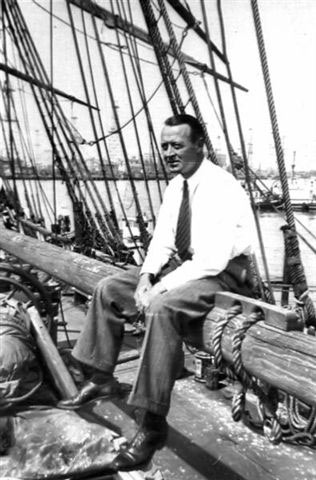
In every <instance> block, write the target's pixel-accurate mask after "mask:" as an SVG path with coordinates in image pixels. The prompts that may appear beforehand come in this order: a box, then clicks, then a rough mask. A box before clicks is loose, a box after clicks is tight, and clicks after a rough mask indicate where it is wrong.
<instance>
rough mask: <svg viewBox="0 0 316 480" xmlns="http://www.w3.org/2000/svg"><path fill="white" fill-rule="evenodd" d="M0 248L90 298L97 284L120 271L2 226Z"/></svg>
mask: <svg viewBox="0 0 316 480" xmlns="http://www.w3.org/2000/svg"><path fill="white" fill-rule="evenodd" d="M0 248H2V249H3V250H5V251H6V252H8V253H10V254H11V255H13V256H15V257H17V258H19V259H20V260H22V261H23V262H25V263H28V264H30V265H33V266H34V267H35V268H38V269H39V270H42V271H43V272H46V273H48V274H50V275H52V276H53V277H55V278H57V279H59V280H61V281H62V282H65V283H67V284H68V285H71V286H72V287H75V288H77V289H78V290H79V291H80V292H83V293H85V294H87V295H91V294H92V292H93V290H94V287H95V286H96V284H97V282H98V281H99V280H101V279H102V278H104V277H106V276H108V275H113V274H114V273H117V272H119V271H121V269H120V268H119V267H116V266H114V265H111V264H106V263H102V262H100V261H98V260H94V259H93V258H89V257H85V256H84V255H80V254H79V253H75V252H70V251H69V250H63V249H62V248H60V247H57V246H56V245H52V244H49V243H46V242H41V241H39V240H37V239H35V238H32V237H27V236H26V235H23V234H20V233H17V232H14V231H12V230H7V229H5V228H4V227H3V226H2V225H1V226H0Z"/></svg>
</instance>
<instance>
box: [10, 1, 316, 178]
mask: <svg viewBox="0 0 316 480" xmlns="http://www.w3.org/2000/svg"><path fill="white" fill-rule="evenodd" d="M98 3H99V5H101V6H104V7H105V8H108V9H109V10H110V1H108V0H99V1H98ZM124 3H125V6H127V5H128V1H127V0H124ZM131 3H132V6H133V15H134V20H135V21H136V22H137V23H138V24H139V25H140V26H142V27H144V21H143V18H142V15H141V13H140V11H139V9H138V2H137V0H132V2H131ZM156 3H157V2H156V0H154V2H153V6H154V7H155V5H156ZM216 3H217V2H216V0H205V5H206V9H207V15H208V20H209V28H210V32H211V36H212V39H213V41H214V42H215V43H216V44H217V45H218V47H219V48H221V42H220V37H219V28H218V18H217V14H216ZM19 4H20V7H21V9H22V12H23V13H24V15H25V18H26V20H27V23H28V25H29V27H30V30H31V32H32V35H33V36H34V39H35V43H36V45H37V48H38V49H39V51H40V54H41V56H42V58H43V60H44V63H45V65H46V67H47V70H48V71H49V68H50V62H49V54H48V53H49V48H50V43H49V42H50V38H49V27H50V24H49V15H48V13H47V12H45V11H44V10H43V8H44V9H49V8H50V1H49V0H36V2H34V0H19ZM188 5H189V7H190V9H191V11H192V13H194V14H195V16H196V17H197V19H198V20H200V21H201V22H202V26H203V20H202V19H203V17H202V14H201V8H200V0H188ZM258 5H259V9H260V14H261V21H262V27H263V33H264V39H265V47H266V53H267V57H268V64H269V70H270V77H271V82H272V89H273V96H274V101H275V106H276V113H277V117H278V125H279V131H280V137H281V140H282V144H283V148H284V156H285V161H286V166H287V168H288V169H290V167H291V164H292V163H293V160H294V159H295V163H296V169H297V170H310V169H312V168H314V169H315V168H316V167H315V165H316V163H315V158H316V136H315V127H314V126H315V125H316V118H315V117H316V108H315V107H316V88H315V86H316V29H315V25H316V1H315V0H258ZM40 7H43V8H40ZM222 9H223V14H224V19H225V29H226V38H227V51H228V55H229V59H230V65H231V69H232V73H233V77H234V79H235V80H236V81H237V82H238V83H239V84H241V85H243V86H245V87H246V88H247V89H248V92H247V93H245V92H238V103H239V108H240V113H241V119H242V126H243V133H244V137H245V142H246V146H247V149H248V152H249V156H250V162H251V164H252V165H253V166H255V167H261V168H268V167H271V166H272V167H275V165H276V163H275V162H276V160H275V153H274V145H273V139H272V135H271V125H270V121H269V115H268V108H267V102H266V96H265V89H264V83H263V77H262V73H261V66H260V60H259V54H258V47H257V41H256V36H255V30H254V25H253V19H252V11H251V5H250V1H249V0H223V1H222ZM75 10H76V9H75ZM53 12H54V14H55V15H56V16H58V17H59V18H61V19H64V20H65V21H69V20H67V19H68V17H67V10H66V6H65V2H64V1H63V0H54V2H53ZM171 18H172V21H173V23H174V28H175V31H176V32H177V34H178V36H180V34H182V32H183V24H182V23H181V20H180V19H179V18H178V17H177V15H174V14H173V15H172V16H171ZM74 19H75V21H78V22H79V21H80V16H79V12H77V11H74ZM181 27H182V28H181ZM81 30H82V25H81ZM87 31H88V33H89V34H90V35H91V36H92V35H93V31H92V26H91V24H90V23H89V22H88V21H87ZM53 32H54V34H53V53H54V62H53V77H52V78H53V83H54V85H55V86H56V88H60V89H61V90H63V91H65V92H67V93H70V94H72V95H76V96H78V97H79V98H84V92H83V87H82V85H81V84H79V83H78V75H77V73H78V64H77V62H76V60H75V58H74V54H73V45H72V39H71V36H70V30H69V27H68V26H67V25H65V24H64V23H63V22H62V21H61V20H60V19H57V18H55V19H54V30H53ZM99 32H100V35H101V38H102V39H103V41H105V42H113V43H115V42H116V37H115V32H114V31H113V30H110V29H108V28H106V27H105V26H104V25H101V24H99ZM81 37H82V35H81ZM80 41H81V42H83V40H80ZM104 48H105V50H106V57H107V61H109V62H110V60H111V58H112V56H113V62H115V60H114V56H115V55H117V54H116V52H114V50H113V49H111V48H110V47H108V46H106V47H104ZM183 50H184V51H185V52H186V53H188V54H190V55H192V56H195V57H196V58H198V59H199V60H200V61H202V62H205V63H208V64H209V56H208V52H207V49H205V48H204V47H203V51H202V48H201V43H200V42H199V41H197V39H196V37H195V36H194V35H193V34H192V33H189V34H188V36H187V37H186V38H185V40H184V42H183ZM140 53H141V55H142V56H143V58H145V56H146V58H147V60H148V59H149V60H150V61H151V62H153V63H154V62H155V58H154V56H153V55H152V54H151V53H150V52H149V51H148V48H147V47H145V46H140ZM12 58H13V57H12ZM116 61H117V60H116ZM153 63H152V64H149V63H148V64H146V63H144V64H143V67H144V71H145V78H146V79H147V84H146V88H147V94H148V95H150V93H151V92H152V91H153V90H154V89H155V88H156V87H157V85H158V84H159V77H158V75H157V69H156V67H154V66H153ZM216 64H217V67H218V68H219V70H222V66H221V65H220V62H218V61H217V62H216ZM188 69H189V68H188ZM189 70H190V71H191V72H192V69H189ZM94 73H95V76H96V78H97V79H98V80H97V82H98V83H97V89H98V92H99V94H100V102H101V104H100V107H101V115H102V118H103V122H104V125H105V128H106V131H107V132H109V131H110V130H111V128H113V122H114V120H113V114H111V113H110V111H109V98H108V96H107V95H106V93H103V90H104V83H105V82H104V77H103V75H102V74H101V70H100V67H97V66H95V72H94ZM2 75H3V74H2ZM110 75H111V76H112V83H113V84H114V86H115V88H116V91H115V101H116V103H117V105H118V112H119V116H120V119H121V122H122V123H124V122H125V121H128V119H129V118H130V116H131V113H130V111H129V107H128V101H127V93H126V87H125V86H124V84H123V82H122V70H121V69H117V70H116V66H115V64H114V63H112V67H111V68H110ZM190 77H191V79H192V82H193V83H194V86H195V90H196V92H197V94H198V96H199V99H200V102H201V105H202V107H201V108H202V113H203V117H204V119H205V121H206V123H207V125H208V128H209V131H210V135H211V138H212V142H213V146H214V148H215V149H216V150H219V151H220V150H223V149H224V141H223V134H222V132H221V129H220V126H219V123H218V121H217V119H216V114H215V112H214V110H213V107H212V105H211V103H210V101H209V98H208V96H207V92H206V90H205V88H204V86H203V83H202V80H201V78H200V77H199V76H197V75H194V74H193V73H192V74H191V75H190ZM2 78H3V77H2ZM207 82H208V85H209V92H210V93H211V95H212V97H213V98H214V100H215V97H214V91H215V90H214V84H213V80H212V78H208V80H207ZM147 85H148V86H147ZM134 88H135V89H136V87H135V85H134ZM222 92H223V98H224V102H225V103H227V111H228V117H227V121H228V124H234V116H233V112H232V109H231V105H230V103H229V100H228V99H229V95H228V93H229V91H228V88H227V87H225V86H224V85H223V86H222ZM134 97H135V108H136V109H137V108H138V107H139V105H140V104H138V103H137V95H136V94H135V95H134ZM62 105H63V106H64V108H65V112H67V115H68V116H69V118H71V119H72V120H71V121H72V122H73V123H74V125H75V126H76V128H78V130H79V132H80V134H81V135H82V136H83V137H84V138H87V139H88V140H89V138H91V135H92V134H91V132H90V131H89V128H88V126H87V125H88V115H87V111H86V109H85V108H84V107H78V106H77V105H74V104H70V102H66V101H64V100H62ZM151 107H152V111H153V112H154V113H153V116H154V126H155V129H157V131H158V130H159V129H160V126H161V124H162V121H163V119H164V118H165V117H166V116H167V115H169V113H170V111H169V110H170V109H169V106H168V104H167V103H166V100H165V99H162V96H159V95H156V96H155V97H154V98H153V100H152V102H151ZM29 108H30V112H31V115H33V120H32V122H31V130H32V132H31V135H32V138H33V139H35V144H36V145H37V149H38V153H39V154H41V155H42V156H43V157H44V156H45V152H46V154H49V146H48V145H47V144H46V143H45V141H44V140H43V138H42V136H41V127H39V126H38V122H39V119H38V118H37V117H36V113H35V112H34V111H33V110H32V109H33V108H34V107H31V106H30V107H29ZM138 118H139V121H140V124H141V122H144V121H145V120H144V119H143V120H142V115H139V117H138ZM128 128H131V127H128ZM126 131H127V129H126ZM143 131H144V129H143ZM144 136H145V133H144ZM231 139H232V141H233V144H234V145H236V147H235V148H236V151H239V145H238V140H237V135H236V128H235V127H233V129H232V133H231ZM144 142H145V143H146V142H148V145H149V139H148V140H147V139H146V138H145V139H144ZM134 148H135V144H134V145H133V144H132V143H131V146H130V151H133V149H134ZM82 149H83V152H84V154H86V155H91V154H93V152H92V150H91V148H90V150H89V147H82ZM135 153H136V148H135ZM136 155H137V153H136Z"/></svg>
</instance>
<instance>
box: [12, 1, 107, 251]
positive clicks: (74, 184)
mask: <svg viewBox="0 0 316 480" xmlns="http://www.w3.org/2000/svg"><path fill="white" fill-rule="evenodd" d="M10 11H12V15H13V17H14V21H11V18H10V16H9V15H8V19H9V23H10V28H11V31H12V33H13V35H14V38H15V45H16V47H17V49H18V51H19V53H20V58H21V59H22V60H23V62H24V66H25V68H26V70H29V69H31V72H32V74H33V76H35V77H36V75H35V74H34V69H35V67H36V68H37V71H38V74H39V76H40V77H44V78H45V80H46V82H47V81H48V79H47V74H46V72H45V70H44V67H43V65H42V63H41V60H40V58H39V56H38V54H37V50H36V48H35V45H34V43H33V40H32V38H31V36H30V34H29V31H28V28H27V26H26V24H25V22H24V19H23V16H22V13H21V11H20V10H19V6H18V5H17V3H16V1H13V0H10V2H9V10H8V12H9V13H10ZM14 26H15V28H14ZM18 28H20V30H17V29H18ZM16 34H18V35H19V39H18V38H17V37H16ZM21 46H22V47H23V52H22V50H21ZM30 56H31V57H30ZM32 58H33V63H32V60H31V59H32ZM26 60H28V63H27V62H26ZM31 89H32V92H33V96H34V99H35V101H36V104H37V107H38V109H39V112H40V115H41V117H42V120H43V123H44V127H45V130H46V133H47V136H48V138H49V139H50V141H51V143H52V145H53V147H54V148H55V149H56V145H55V142H52V138H51V132H50V128H49V126H48V123H47V120H46V118H45V116H44V112H43V109H42V106H43V107H44V109H45V110H46V113H47V115H48V116H49V113H50V108H49V105H50V101H51V100H50V101H49V100H48V99H47V97H46V96H44V92H43V91H42V89H39V95H40V96H41V98H42V104H41V103H40V101H39V98H38V92H37V90H36V89H35V87H34V86H33V85H31ZM46 95H48V94H47V93H46ZM54 101H55V102H56V115H57V114H58V116H59V127H60V130H61V134H62V135H63V137H64V142H65V143H66V146H67V147H68V148H69V149H70V150H71V151H72V158H73V157H74V151H73V149H72V146H71V144H69V141H68V138H67V136H66V132H65V130H64V128H63V125H62V124H61V122H60V117H62V118H64V115H63V112H62V110H61V109H60V106H59V103H58V101H57V99H56V98H55V97H54ZM55 133H56V138H57V140H58V142H59V145H60V148H61V150H62V153H63V157H64V159H65V161H66V162H67V166H68V168H69V170H70V172H71V175H72V178H73V179H70V177H69V176H68V174H67V172H66V170H65V168H64V165H63V163H62V160H61V156H60V155H58V157H57V158H56V161H57V163H58V167H59V169H60V172H61V174H62V177H63V179H64V180H65V181H66V184H67V189H68V193H69V195H70V197H71V199H72V202H73V204H75V203H76V202H78V201H77V197H76V193H75V188H76V189H77V191H78V193H79V195H80V198H81V201H82V202H83V205H84V206H85V210H86V212H89V207H88V205H87V203H86V201H85V199H84V197H83V195H82V192H81V189H80V186H79V181H78V178H77V174H76V172H75V170H74V167H73V165H72V162H71V160H70V159H69V157H68V153H67V151H66V146H65V145H64V143H63V141H62V139H61V137H60V134H59V132H58V131H56V132H55ZM68 133H70V135H71V132H68ZM77 153H78V156H79V158H81V152H80V151H79V150H78V149H77ZM81 173H82V172H81ZM91 198H92V197H91ZM92 201H93V203H94V204H95V200H94V199H93V198H92ZM95 205H96V204H95ZM89 223H90V225H91V228H92V229H93V230H95V229H97V228H98V227H97V225H96V223H95V221H94V219H93V216H92V214H91V215H89ZM100 226H101V231H102V233H103V235H104V236H105V237H104V241H102V243H103V247H104V248H105V249H106V248H107V247H106V243H105V238H106V237H107V235H106V232H105V231H104V226H103V225H102V224H101V225H100Z"/></svg>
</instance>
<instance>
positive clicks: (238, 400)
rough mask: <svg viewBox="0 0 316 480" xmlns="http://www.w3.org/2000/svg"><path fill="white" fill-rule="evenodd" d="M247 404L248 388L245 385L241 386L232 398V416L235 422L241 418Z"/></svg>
mask: <svg viewBox="0 0 316 480" xmlns="http://www.w3.org/2000/svg"><path fill="white" fill-rule="evenodd" d="M245 404H246V390H245V389H244V388H243V386H242V385H241V386H240V389H239V390H237V392H236V393H235V395H234V396H233V400H232V417H233V420H234V421H235V422H239V420H241V417H242V414H243V412H244V410H245Z"/></svg>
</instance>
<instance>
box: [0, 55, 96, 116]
mask: <svg viewBox="0 0 316 480" xmlns="http://www.w3.org/2000/svg"><path fill="white" fill-rule="evenodd" d="M0 70H3V71H4V72H6V73H7V74H8V75H11V76H13V77H16V78H19V79H20V80H23V81H24V82H27V83H30V84H31V85H35V86H36V87H39V88H42V89H43V90H46V91H48V92H52V93H54V94H55V95H59V96H60V97H64V98H67V99H68V100H70V101H71V102H75V103H79V104H80V105H84V106H85V107H90V108H92V109H94V110H99V109H98V108H97V107H95V106H93V105H90V104H88V103H86V102H84V101H83V100H79V98H77V97H74V96H73V95H68V94H67V93H65V92H63V91H62V90H59V89H58V88H54V87H53V86H52V85H47V84H46V83H43V82H40V81H39V80H37V79H36V78H33V77H31V76H30V75H27V74H26V73H23V72H20V71H19V70H16V69H15V68H12V67H9V66H8V65H5V64H4V63H1V62H0Z"/></svg>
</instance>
